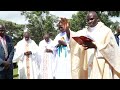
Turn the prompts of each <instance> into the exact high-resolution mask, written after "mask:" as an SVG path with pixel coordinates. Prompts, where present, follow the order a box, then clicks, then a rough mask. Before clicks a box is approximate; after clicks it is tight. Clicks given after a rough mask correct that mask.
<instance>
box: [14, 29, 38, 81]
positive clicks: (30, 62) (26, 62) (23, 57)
mask: <svg viewBox="0 0 120 90" xmlns="http://www.w3.org/2000/svg"><path fill="white" fill-rule="evenodd" d="M15 49H16V51H15V55H14V59H13V60H17V62H18V74H19V79H38V78H39V65H40V63H39V56H38V52H37V50H38V45H37V44H36V43H35V41H33V40H32V39H31V38H30V33H29V32H28V31H26V32H24V38H23V39H22V40H20V41H19V42H18V43H17V45H16V48H15Z"/></svg>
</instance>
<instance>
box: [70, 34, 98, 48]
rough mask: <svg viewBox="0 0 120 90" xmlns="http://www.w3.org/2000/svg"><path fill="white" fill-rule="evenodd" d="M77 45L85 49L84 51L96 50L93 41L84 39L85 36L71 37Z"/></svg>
mask: <svg viewBox="0 0 120 90" xmlns="http://www.w3.org/2000/svg"><path fill="white" fill-rule="evenodd" d="M72 38H73V39H74V40H75V41H76V42H77V43H78V44H79V45H82V46H83V47H85V50H86V49H88V48H96V45H95V44H94V43H93V40H92V39H90V38H88V37H85V36H80V37H72Z"/></svg>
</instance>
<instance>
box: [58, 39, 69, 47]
mask: <svg viewBox="0 0 120 90" xmlns="http://www.w3.org/2000/svg"><path fill="white" fill-rule="evenodd" d="M58 43H59V45H63V46H67V44H66V42H64V41H62V40H59V41H58Z"/></svg>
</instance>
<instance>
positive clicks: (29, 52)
mask: <svg viewBox="0 0 120 90" xmlns="http://www.w3.org/2000/svg"><path fill="white" fill-rule="evenodd" d="M31 54H32V52H31V51H27V52H25V53H24V55H26V56H29V55H31Z"/></svg>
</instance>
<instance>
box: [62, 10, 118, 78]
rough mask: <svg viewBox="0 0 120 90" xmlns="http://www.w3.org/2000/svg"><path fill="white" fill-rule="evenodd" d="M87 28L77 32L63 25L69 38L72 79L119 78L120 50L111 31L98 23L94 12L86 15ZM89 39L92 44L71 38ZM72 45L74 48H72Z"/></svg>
mask: <svg viewBox="0 0 120 90" xmlns="http://www.w3.org/2000/svg"><path fill="white" fill-rule="evenodd" d="M87 24H88V27H87V28H84V29H83V30H80V31H78V32H76V33H75V32H73V31H70V30H69V25H68V24H66V25H64V26H65V27H64V28H65V29H66V32H67V35H68V37H69V38H70V49H71V60H72V78H75V79H114V78H119V77H120V50H119V47H118V45H117V43H116V41H115V37H114V34H113V33H112V31H111V29H110V28H108V27H107V26H105V25H104V24H103V23H102V22H100V20H99V18H98V16H97V14H96V12H94V11H90V12H88V14H87ZM76 35H77V36H86V37H91V38H92V39H93V42H84V41H81V40H79V42H78V43H79V44H80V45H79V44H78V43H76V42H75V41H74V40H73V39H72V37H73V36H76ZM73 45H74V47H73Z"/></svg>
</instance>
